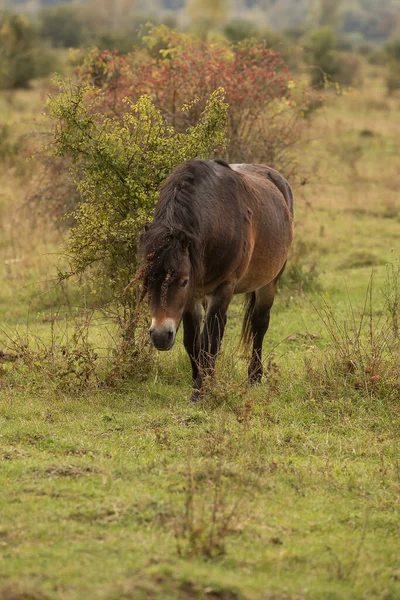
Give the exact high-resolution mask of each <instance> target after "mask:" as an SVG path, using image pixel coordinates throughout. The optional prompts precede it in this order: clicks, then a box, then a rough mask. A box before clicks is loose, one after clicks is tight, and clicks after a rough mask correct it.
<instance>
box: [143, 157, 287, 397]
mask: <svg viewBox="0 0 400 600" xmlns="http://www.w3.org/2000/svg"><path fill="white" fill-rule="evenodd" d="M292 238H293V195H292V191H291V188H290V186H289V184H288V182H287V181H286V179H284V177H282V175H280V174H279V173H278V172H277V171H275V170H274V169H271V168H270V167H266V166H263V165H254V164H237V165H228V164H227V163H225V162H223V161H203V160H190V161H188V162H185V163H183V164H182V165H180V166H179V167H178V168H176V169H175V170H174V171H173V173H172V174H171V175H170V176H169V177H168V179H167V180H166V182H165V183H164V185H163V186H162V188H161V191H160V198H159V201H158V204H157V206H156V209H155V212H154V219H153V221H152V223H150V224H149V225H148V226H147V227H146V229H145V232H144V233H143V234H142V236H141V246H142V249H143V253H144V265H143V267H142V270H141V274H142V277H143V283H144V291H145V293H146V294H147V296H148V299H149V307H150V311H151V316H152V324H151V327H150V337H151V340H152V342H153V344H154V346H155V347H156V348H157V349H159V350H169V349H170V348H171V347H172V346H173V344H174V341H175V337H176V332H177V330H178V327H179V325H180V323H181V322H183V328H184V345H185V348H186V351H187V353H188V355H189V357H190V361H191V365H192V373H193V380H194V389H193V394H192V400H193V401H195V400H197V399H198V398H199V397H200V391H201V387H202V383H203V379H204V376H205V375H207V374H211V373H212V372H213V370H214V366H215V360H216V356H217V353H218V350H219V347H220V343H221V340H222V336H223V333H224V329H225V324H226V314H227V310H228V306H229V303H230V301H231V299H232V296H233V295H234V294H242V293H247V306H246V309H245V314H244V321H243V331H242V339H243V341H244V342H245V343H246V344H250V343H252V356H251V360H250V364H249V381H250V383H255V382H259V381H260V380H261V377H262V342H263V339H264V336H265V333H266V331H267V329H268V325H269V320H270V310H271V307H272V304H273V302H274V297H275V292H276V284H277V281H278V279H279V276H280V275H281V274H282V272H283V270H284V268H285V264H286V260H287V255H288V251H289V248H290V245H291V243H292ZM203 307H204V308H205V318H204V327H203V331H202V332H201V325H202V321H203V313H202V308H203Z"/></svg>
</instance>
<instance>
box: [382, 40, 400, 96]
mask: <svg viewBox="0 0 400 600" xmlns="http://www.w3.org/2000/svg"><path fill="white" fill-rule="evenodd" d="M383 59H384V62H385V63H386V65H387V75H386V86H387V89H388V92H389V94H391V93H393V92H395V91H397V90H399V89H400V40H393V41H392V42H390V43H389V44H386V46H385V47H384V49H383Z"/></svg>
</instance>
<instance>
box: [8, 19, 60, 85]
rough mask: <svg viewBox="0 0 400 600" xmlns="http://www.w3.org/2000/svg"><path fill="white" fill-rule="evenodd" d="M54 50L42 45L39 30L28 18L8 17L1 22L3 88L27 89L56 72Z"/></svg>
mask: <svg viewBox="0 0 400 600" xmlns="http://www.w3.org/2000/svg"><path fill="white" fill-rule="evenodd" d="M54 66H55V63H54V57H53V54H52V53H51V51H50V48H49V47H47V46H46V45H45V44H43V43H42V42H40V40H39V38H38V34H37V30H36V28H35V27H34V26H33V25H31V24H30V23H29V22H28V21H27V19H26V18H25V17H22V16H19V15H13V14H10V15H5V16H3V17H2V19H1V20H0V87H1V88H3V89H15V88H26V87H28V86H29V84H30V82H31V80H32V79H34V78H35V77H40V76H43V75H48V74H49V73H50V72H51V71H52V70H53V68H54Z"/></svg>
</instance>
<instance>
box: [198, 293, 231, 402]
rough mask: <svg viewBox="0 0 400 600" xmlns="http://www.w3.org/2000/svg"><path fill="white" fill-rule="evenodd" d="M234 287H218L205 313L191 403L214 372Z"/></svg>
mask: <svg viewBox="0 0 400 600" xmlns="http://www.w3.org/2000/svg"><path fill="white" fill-rule="evenodd" d="M233 289H234V285H233V284H225V285H224V286H220V288H219V289H218V290H217V293H214V294H213V297H212V299H211V301H210V302H209V306H208V309H207V313H206V322H205V325H204V329H203V332H202V335H201V344H200V353H199V368H198V374H197V377H196V380H195V384H194V387H193V393H192V397H191V401H192V402H197V400H198V399H199V398H200V395H201V389H202V386H203V381H204V378H205V377H209V376H212V375H213V374H214V370H215V362H216V360H217V356H218V352H219V349H220V347H221V341H222V338H223V335H224V331H225V325H226V320H227V316H226V315H227V311H228V306H229V303H230V301H231V299H232V294H233Z"/></svg>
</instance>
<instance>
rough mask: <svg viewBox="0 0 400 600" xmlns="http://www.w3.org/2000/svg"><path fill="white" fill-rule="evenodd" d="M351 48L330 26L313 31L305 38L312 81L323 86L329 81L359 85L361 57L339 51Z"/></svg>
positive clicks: (318, 86) (320, 86) (317, 86)
mask: <svg viewBox="0 0 400 600" xmlns="http://www.w3.org/2000/svg"><path fill="white" fill-rule="evenodd" d="M340 47H341V48H346V47H348V48H350V47H351V45H348V46H346V45H345V44H343V40H342V43H341V44H339V41H338V39H337V37H336V35H335V33H334V31H333V30H332V29H331V28H329V27H321V28H320V29H315V30H313V31H311V32H310V33H309V34H308V36H307V38H306V39H305V48H306V56H307V59H308V63H309V65H310V70H311V83H312V85H313V86H314V87H316V88H322V87H324V85H325V84H326V83H327V82H337V83H341V84H342V85H357V84H359V83H360V77H361V59H360V57H359V56H358V55H357V54H355V53H351V52H343V51H342V52H339V51H338V49H339V48H340Z"/></svg>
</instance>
